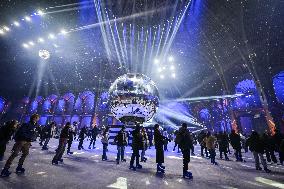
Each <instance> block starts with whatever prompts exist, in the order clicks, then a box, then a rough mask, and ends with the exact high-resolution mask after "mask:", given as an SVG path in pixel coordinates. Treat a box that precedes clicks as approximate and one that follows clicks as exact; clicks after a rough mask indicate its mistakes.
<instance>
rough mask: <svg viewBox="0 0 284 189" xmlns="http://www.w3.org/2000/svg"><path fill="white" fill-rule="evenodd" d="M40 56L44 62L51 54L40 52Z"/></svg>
mask: <svg viewBox="0 0 284 189" xmlns="http://www.w3.org/2000/svg"><path fill="white" fill-rule="evenodd" d="M38 56H39V57H40V58H42V59H44V60H47V59H49V58H50V53H49V51H48V50H44V49H43V50H39V51H38Z"/></svg>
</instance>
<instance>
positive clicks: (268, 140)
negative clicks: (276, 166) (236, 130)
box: [262, 130, 277, 163]
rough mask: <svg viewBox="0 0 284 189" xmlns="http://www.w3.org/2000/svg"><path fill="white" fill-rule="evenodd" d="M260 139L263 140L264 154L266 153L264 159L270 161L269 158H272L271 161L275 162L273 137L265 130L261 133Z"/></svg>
mask: <svg viewBox="0 0 284 189" xmlns="http://www.w3.org/2000/svg"><path fill="white" fill-rule="evenodd" d="M262 139H263V142H264V151H265V155H266V160H267V161H268V162H271V160H272V162H273V163H277V159H276V156H275V154H274V151H275V145H274V142H273V138H272V136H271V135H270V134H269V133H268V131H267V130H266V131H265V132H264V133H263V135H262Z"/></svg>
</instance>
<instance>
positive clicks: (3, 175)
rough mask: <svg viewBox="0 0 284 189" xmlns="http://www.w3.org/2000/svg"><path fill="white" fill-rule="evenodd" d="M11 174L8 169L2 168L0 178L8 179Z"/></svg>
mask: <svg viewBox="0 0 284 189" xmlns="http://www.w3.org/2000/svg"><path fill="white" fill-rule="evenodd" d="M10 174H11V172H10V171H9V169H8V168H4V169H3V170H2V171H1V177H8V176H10Z"/></svg>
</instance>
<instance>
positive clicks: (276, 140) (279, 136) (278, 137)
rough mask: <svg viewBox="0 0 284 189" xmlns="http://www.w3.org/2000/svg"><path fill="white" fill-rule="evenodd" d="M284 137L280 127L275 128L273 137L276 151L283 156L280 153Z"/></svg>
mask: <svg viewBox="0 0 284 189" xmlns="http://www.w3.org/2000/svg"><path fill="white" fill-rule="evenodd" d="M283 139H284V136H283V135H282V134H281V133H280V131H279V130H278V129H276V130H275V134H274V135H273V137H272V140H273V144H274V145H275V151H276V152H278V153H279V157H280V156H281V153H280V146H281V142H282V140H283Z"/></svg>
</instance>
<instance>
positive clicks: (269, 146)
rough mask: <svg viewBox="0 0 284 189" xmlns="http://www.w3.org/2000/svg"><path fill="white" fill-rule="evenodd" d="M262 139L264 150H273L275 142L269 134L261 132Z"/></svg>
mask: <svg viewBox="0 0 284 189" xmlns="http://www.w3.org/2000/svg"><path fill="white" fill-rule="evenodd" d="M262 139H263V143H264V150H268V151H274V150H275V144H274V141H273V138H272V136H269V135H268V134H263V136H262Z"/></svg>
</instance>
